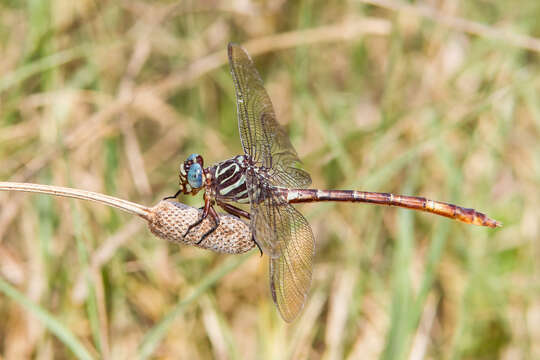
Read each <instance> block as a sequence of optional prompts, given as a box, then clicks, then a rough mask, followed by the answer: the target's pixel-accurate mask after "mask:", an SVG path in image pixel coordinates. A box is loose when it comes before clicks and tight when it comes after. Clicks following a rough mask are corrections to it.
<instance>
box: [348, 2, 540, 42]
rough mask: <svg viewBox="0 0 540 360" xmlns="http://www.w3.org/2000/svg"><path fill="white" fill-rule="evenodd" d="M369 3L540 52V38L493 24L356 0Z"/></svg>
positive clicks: (423, 8) (413, 7)
mask: <svg viewBox="0 0 540 360" xmlns="http://www.w3.org/2000/svg"><path fill="white" fill-rule="evenodd" d="M358 1H360V2H364V3H367V4H371V5H376V6H380V7H384V8H387V9H391V10H395V11H402V12H406V13H408V14H413V15H416V16H422V17H425V18H428V19H431V20H433V21H434V22H436V23H437V24H443V25H446V26H448V27H449V28H451V29H454V30H458V31H462V32H465V33H469V34H473V35H478V36H481V37H484V38H490V39H494V40H501V41H504V42H506V43H508V44H510V45H513V46H517V47H520V48H524V49H527V50H531V51H535V52H540V39H538V38H535V37H532V36H527V35H520V34H516V33H513V32H511V31H508V30H503V29H498V28H496V27H493V26H488V25H484V24H481V23H478V22H475V21H471V20H467V19H463V18H459V17H455V16H449V15H446V14H443V13H441V12H438V11H436V10H435V9H433V8H430V7H427V6H421V5H409V4H407V3H405V2H401V1H394V0H358Z"/></svg>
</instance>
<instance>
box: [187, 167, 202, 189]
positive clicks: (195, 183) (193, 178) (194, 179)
mask: <svg viewBox="0 0 540 360" xmlns="http://www.w3.org/2000/svg"><path fill="white" fill-rule="evenodd" d="M202 175H203V170H202V167H201V165H199V164H197V163H195V164H193V165H191V166H190V168H189V171H188V174H187V180H188V183H189V185H190V186H191V187H192V188H194V189H198V188H200V187H201V186H202V182H203V177H202Z"/></svg>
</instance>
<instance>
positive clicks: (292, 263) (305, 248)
mask: <svg viewBox="0 0 540 360" xmlns="http://www.w3.org/2000/svg"><path fill="white" fill-rule="evenodd" d="M254 178H255V179H256V178H257V177H256V176H248V189H250V190H248V192H250V198H251V200H252V202H251V227H252V231H253V235H254V237H255V241H257V244H259V246H261V248H262V249H263V252H265V253H266V254H268V255H269V257H270V291H271V293H272V300H273V301H274V303H275V304H276V306H277V308H278V309H279V312H280V314H281V316H282V317H283V319H284V320H285V321H292V320H293V319H294V318H295V317H296V315H297V314H298V313H299V312H300V310H302V308H303V306H304V303H305V301H306V297H307V293H308V291H309V287H310V285H311V275H312V271H313V256H314V252H315V243H314V238H313V232H312V231H311V227H310V226H309V223H308V222H307V220H306V219H305V218H304V217H303V216H302V214H300V212H298V211H297V210H296V209H295V208H294V207H293V206H292V205H290V204H289V203H287V202H286V199H284V198H283V197H282V196H281V195H280V194H279V193H277V192H273V191H267V190H270V189H268V186H269V185H266V186H267V187H266V188H265V187H264V185H262V184H260V185H261V187H257V188H256V187H253V186H250V182H251V183H252V185H253V182H254Z"/></svg>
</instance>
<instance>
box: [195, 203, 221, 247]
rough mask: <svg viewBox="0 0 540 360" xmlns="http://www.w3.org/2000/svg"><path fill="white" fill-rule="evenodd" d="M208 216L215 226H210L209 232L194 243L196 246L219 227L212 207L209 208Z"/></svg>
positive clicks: (217, 218) (217, 217)
mask: <svg viewBox="0 0 540 360" xmlns="http://www.w3.org/2000/svg"><path fill="white" fill-rule="evenodd" d="M208 214H209V215H210V216H211V217H212V219H213V220H214V223H215V225H214V226H212V228H211V229H210V230H208V231H207V232H206V233H205V234H204V235H203V236H201V238H200V239H199V241H197V242H196V244H197V245H199V244H200V243H201V242H202V241H203V240H204V239H206V237H207V236H208V235H210V234H211V233H213V232H214V231H216V229H217V228H218V226H219V215H218V214H217V213H216V210H215V209H214V207H213V206H210V208H209V211H208Z"/></svg>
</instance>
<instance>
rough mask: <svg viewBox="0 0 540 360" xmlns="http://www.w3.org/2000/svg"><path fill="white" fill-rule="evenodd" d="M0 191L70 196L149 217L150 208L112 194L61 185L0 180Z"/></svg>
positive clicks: (144, 217)
mask: <svg viewBox="0 0 540 360" xmlns="http://www.w3.org/2000/svg"><path fill="white" fill-rule="evenodd" d="M0 191H23V192H32V193H38V194H49V195H54V196H64V197H71V198H75V199H82V200H90V201H94V202H97V203H101V204H104V205H108V206H112V207H115V208H117V209H120V210H124V211H126V212H128V213H130V214H134V215H138V216H140V217H142V218H143V219H145V220H149V219H150V208H148V207H146V206H143V205H140V204H136V203H133V202H131V201H127V200H122V199H119V198H116V197H113V196H109V195H104V194H100V193H95V192H92V191H86V190H79V189H71V188H66V187H61V186H51V185H40V184H31V183H18V182H0Z"/></svg>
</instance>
